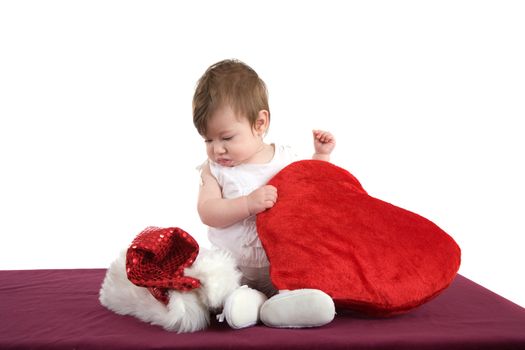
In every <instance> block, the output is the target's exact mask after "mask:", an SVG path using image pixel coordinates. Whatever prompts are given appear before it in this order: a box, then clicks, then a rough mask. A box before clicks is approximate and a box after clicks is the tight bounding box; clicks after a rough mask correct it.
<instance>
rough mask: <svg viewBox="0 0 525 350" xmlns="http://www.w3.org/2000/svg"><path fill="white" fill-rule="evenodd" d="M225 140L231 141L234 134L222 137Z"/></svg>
mask: <svg viewBox="0 0 525 350" xmlns="http://www.w3.org/2000/svg"><path fill="white" fill-rule="evenodd" d="M222 139H223V140H224V141H230V140H231V139H233V136H230V137H223V138H222Z"/></svg>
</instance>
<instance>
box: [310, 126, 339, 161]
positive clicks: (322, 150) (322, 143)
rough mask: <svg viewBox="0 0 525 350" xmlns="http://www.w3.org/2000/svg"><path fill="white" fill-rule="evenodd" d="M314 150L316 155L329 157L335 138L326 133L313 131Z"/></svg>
mask: <svg viewBox="0 0 525 350" xmlns="http://www.w3.org/2000/svg"><path fill="white" fill-rule="evenodd" d="M313 135H314V148H315V154H317V155H329V154H330V153H332V151H333V150H334V147H335V137H334V135H332V134H331V133H329V132H328V131H323V130H313Z"/></svg>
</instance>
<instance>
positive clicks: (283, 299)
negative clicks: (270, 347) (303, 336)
mask: <svg viewBox="0 0 525 350" xmlns="http://www.w3.org/2000/svg"><path fill="white" fill-rule="evenodd" d="M334 316H335V305H334V301H333V300H332V298H331V297H330V296H329V295H328V294H326V293H324V292H322V291H320V290H318V289H297V290H292V291H281V292H279V294H277V295H275V296H273V297H271V298H270V299H268V301H266V302H265V303H264V304H263V306H262V307H261V321H262V322H263V323H264V324H265V325H266V326H268V327H277V328H306V327H319V326H323V325H325V324H327V323H330V322H331V321H332V320H333V319H334Z"/></svg>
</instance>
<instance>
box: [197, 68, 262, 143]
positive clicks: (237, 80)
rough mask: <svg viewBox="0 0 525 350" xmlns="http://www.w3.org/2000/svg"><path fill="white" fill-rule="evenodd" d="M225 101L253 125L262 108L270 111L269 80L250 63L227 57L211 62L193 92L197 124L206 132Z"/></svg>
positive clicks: (199, 130)
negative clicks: (267, 87) (265, 80)
mask: <svg viewBox="0 0 525 350" xmlns="http://www.w3.org/2000/svg"><path fill="white" fill-rule="evenodd" d="M225 104H228V105H230V107H231V108H232V109H233V111H234V112H235V114H236V115H237V116H239V117H246V118H247V119H248V121H249V122H250V124H251V125H252V127H254V126H255V121H256V119H257V116H258V114H259V111H261V110H267V111H268V115H269V113H270V107H269V105H268V91H267V89H266V84H265V83H264V81H262V79H261V78H259V76H258V75H257V73H256V72H255V71H254V70H253V69H252V68H251V67H249V66H248V65H247V64H245V63H243V62H241V61H239V60H235V59H227V60H223V61H220V62H217V63H215V64H213V65H211V66H210V67H209V68H208V69H207V70H206V72H204V74H203V75H202V77H201V78H200V79H199V81H198V83H197V88H196V89H195V94H194V95H193V124H194V125H195V128H197V131H198V132H199V134H201V135H203V136H204V135H205V134H206V131H207V124H208V121H209V119H210V118H211V116H212V115H213V113H214V112H215V111H216V110H217V109H218V108H220V107H222V106H224V105H225Z"/></svg>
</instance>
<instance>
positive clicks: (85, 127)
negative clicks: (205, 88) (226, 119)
mask: <svg viewBox="0 0 525 350" xmlns="http://www.w3.org/2000/svg"><path fill="white" fill-rule="evenodd" d="M523 18H525V5H524V3H523V2H520V1H431V2H425V1H362V2H349V1H322V2H321V1H297V2H295V1H260V2H256V1H252V2H250V1H174V2H163V1H156V2H152V1H93V0H90V1H69V0H68V1H2V2H0V50H1V51H0V117H1V119H0V120H1V122H0V167H1V171H0V234H1V241H0V269H35V268H90V267H107V266H108V265H109V263H110V262H111V261H112V260H113V259H114V258H115V257H116V255H117V254H118V252H119V251H120V250H121V249H122V248H125V247H126V246H127V245H128V243H130V242H131V240H132V239H133V237H134V236H135V235H136V234H137V233H139V232H140V231H141V230H142V229H143V228H144V227H146V226H149V225H157V226H178V227H181V228H183V229H185V230H186V231H188V232H190V233H191V234H192V235H193V236H195V237H196V238H197V239H198V240H199V242H200V243H201V244H202V245H204V246H206V245H207V243H206V235H205V232H206V228H205V227H204V226H203V225H202V224H201V223H200V221H199V218H198V216H197V213H196V209H195V206H196V196H197V191H198V180H197V179H198V175H197V172H196V170H195V166H196V165H198V164H199V163H200V162H202V161H203V160H204V157H205V150H204V145H203V142H202V139H201V138H200V136H199V135H198V134H197V132H196V131H195V129H194V127H193V124H192V121H191V98H192V94H193V89H194V86H195V83H196V81H197V79H198V78H199V77H200V75H201V74H202V73H203V71H204V70H205V69H206V68H207V67H208V66H209V65H210V64H212V63H215V62H216V61H219V60H221V59H223V58H232V57H235V58H239V59H241V60H243V61H245V62H247V63H248V64H249V65H251V66H252V67H253V68H254V69H255V70H257V71H258V73H259V74H260V76H261V77H262V78H263V79H264V80H265V81H266V83H267V85H268V88H269V90H270V105H271V112H272V123H271V128H270V129H271V130H270V133H269V135H268V141H272V140H277V141H280V142H286V143H289V144H291V145H292V146H294V147H295V148H296V149H297V150H299V153H300V154H302V155H304V157H308V156H309V155H310V154H311V153H312V149H313V148H312V145H311V135H310V133H311V129H313V128H322V129H327V130H330V131H332V132H333V133H334V134H335V135H336V137H337V147H336V150H335V151H334V154H333V157H332V159H333V162H334V163H335V164H337V165H339V166H342V167H344V168H346V169H348V170H349V171H351V172H352V173H353V174H354V175H355V176H357V178H358V179H360V181H361V182H362V184H363V186H364V187H365V189H367V191H368V192H369V193H370V194H371V195H373V196H375V197H377V198H380V199H383V200H386V201H388V202H391V203H393V204H396V205H398V206H401V207H404V208H406V209H409V210H412V211H414V212H416V213H419V214H421V215H423V216H425V217H427V218H429V219H431V220H432V221H434V222H436V223H437V224H438V225H439V226H440V227H442V228H443V229H444V230H445V231H447V232H448V233H450V235H452V236H453V238H454V239H455V240H456V241H457V242H458V243H459V244H460V246H461V248H462V251H463V256H462V258H463V261H462V266H461V269H460V273H461V274H463V275H464V276H466V277H468V278H470V279H472V280H474V281H476V282H478V283H480V284H482V285H484V286H485V287H487V288H489V289H491V290H493V291H495V292H496V293H498V294H501V295H503V296H504V297H506V298H508V299H510V300H512V301H514V302H516V303H518V304H520V305H522V306H525V282H524V280H523V275H524V274H523V271H522V270H523V267H524V266H525V258H524V254H523V236H524V234H525V223H524V220H523V217H524V205H523V199H524V198H525V185H524V183H523V179H524V178H525V170H524V161H523V159H524V156H523V150H524V149H525V141H524V131H525V128H524V126H523V118H524V117H525V68H524V67H525V64H524V62H525V45H524V43H525V21H523ZM520 119H521V120H520Z"/></svg>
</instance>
